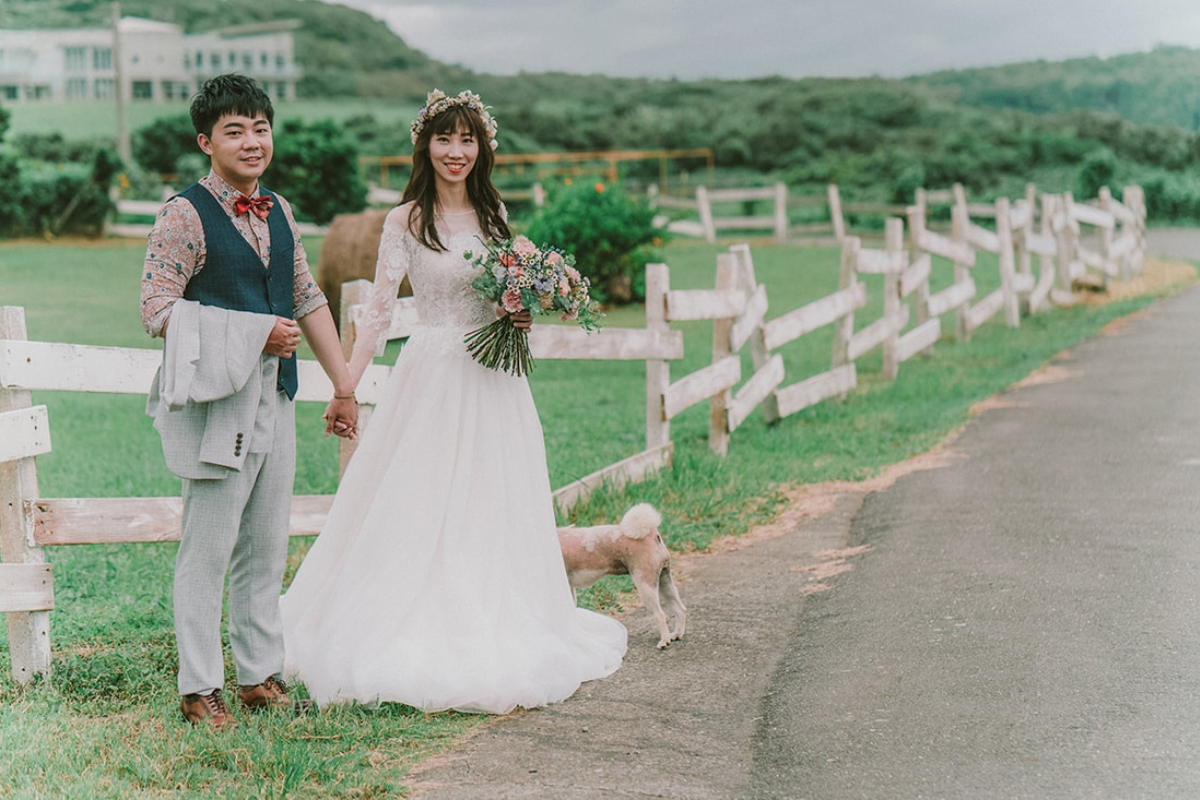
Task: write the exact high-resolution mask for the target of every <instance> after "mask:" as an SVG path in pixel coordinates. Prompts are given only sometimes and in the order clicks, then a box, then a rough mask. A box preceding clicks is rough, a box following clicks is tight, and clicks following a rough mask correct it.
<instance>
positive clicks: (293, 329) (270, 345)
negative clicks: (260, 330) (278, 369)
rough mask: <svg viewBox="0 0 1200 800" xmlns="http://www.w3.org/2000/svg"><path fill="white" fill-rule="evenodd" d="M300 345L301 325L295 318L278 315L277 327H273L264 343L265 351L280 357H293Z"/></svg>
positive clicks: (276, 319)
mask: <svg viewBox="0 0 1200 800" xmlns="http://www.w3.org/2000/svg"><path fill="white" fill-rule="evenodd" d="M299 346H300V326H299V325H297V324H296V321H295V320H292V319H285V318H283V317H276V318H275V327H274V328H272V329H271V335H270V336H268V337H267V343H266V344H265V345H263V352H264V353H266V354H267V355H272V356H279V357H280V358H291V357H292V356H293V355H294V354H295V352H296V348H297V347H299Z"/></svg>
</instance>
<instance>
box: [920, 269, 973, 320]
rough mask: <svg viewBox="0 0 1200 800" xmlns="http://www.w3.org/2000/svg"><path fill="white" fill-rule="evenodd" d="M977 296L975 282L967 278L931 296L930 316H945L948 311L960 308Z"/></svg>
mask: <svg viewBox="0 0 1200 800" xmlns="http://www.w3.org/2000/svg"><path fill="white" fill-rule="evenodd" d="M974 296H975V281H973V280H971V279H970V278H967V279H966V280H964V281H959V282H958V283H955V284H951V285H950V286H948V287H947V288H945V289H943V290H942V291H940V292H938V293H937V294H934V295H930V297H929V304H928V307H929V315H930V316H933V317H937V316H940V315H942V314H945V313H946V312H947V311H951V310H953V309H956V308H958V307H959V306H961V305H963V304H964V303H967V302H969V301H970V299H971V298H972V297H974Z"/></svg>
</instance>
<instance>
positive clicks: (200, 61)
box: [196, 50, 204, 72]
mask: <svg viewBox="0 0 1200 800" xmlns="http://www.w3.org/2000/svg"><path fill="white" fill-rule="evenodd" d="M202 69H204V51H203V50H197V51H196V71H197V72H199V71H200V70H202Z"/></svg>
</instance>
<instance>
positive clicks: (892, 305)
mask: <svg viewBox="0 0 1200 800" xmlns="http://www.w3.org/2000/svg"><path fill="white" fill-rule="evenodd" d="M884 247H885V249H886V250H887V251H888V252H889V253H899V252H903V251H904V220H902V219H900V218H899V217H889V218H888V220H887V221H886V222H885V223H884ZM900 275H901V273H900V272H892V271H891V270H889V271H887V272H885V273H883V318H884V319H895V318H896V317H898V316H899V315H900ZM899 343H900V329H899V328H897V329H896V331H895V333H893V334H892V335H891V336H889V337H888V338H886V339H884V340H883V377H884V380H889V381H894V380H896V377H897V376H898V375H899V374H900V362H899V361H897V360H896V346H897V345H898V344H899Z"/></svg>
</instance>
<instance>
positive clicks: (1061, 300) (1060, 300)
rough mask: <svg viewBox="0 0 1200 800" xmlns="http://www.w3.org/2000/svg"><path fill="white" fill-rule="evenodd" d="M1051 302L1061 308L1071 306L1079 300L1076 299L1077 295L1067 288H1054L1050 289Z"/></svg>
mask: <svg viewBox="0 0 1200 800" xmlns="http://www.w3.org/2000/svg"><path fill="white" fill-rule="evenodd" d="M1050 302H1051V303H1054V305H1056V306H1058V307H1059V308H1070V307H1071V306H1073V305H1075V303H1076V302H1078V301H1077V300H1076V299H1075V295H1074V294H1072V293H1071V292H1068V291H1067V290H1066V289H1059V288H1054V289H1051V290H1050Z"/></svg>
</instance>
